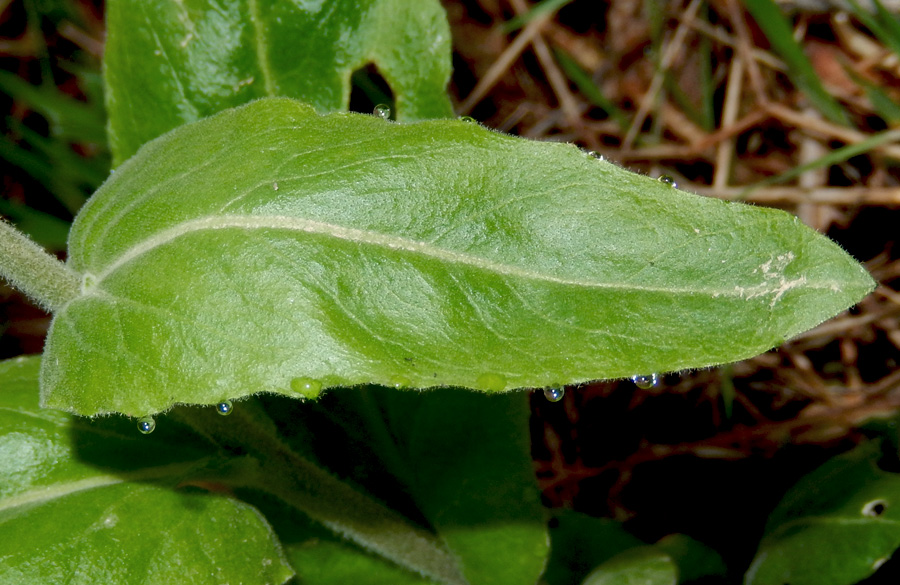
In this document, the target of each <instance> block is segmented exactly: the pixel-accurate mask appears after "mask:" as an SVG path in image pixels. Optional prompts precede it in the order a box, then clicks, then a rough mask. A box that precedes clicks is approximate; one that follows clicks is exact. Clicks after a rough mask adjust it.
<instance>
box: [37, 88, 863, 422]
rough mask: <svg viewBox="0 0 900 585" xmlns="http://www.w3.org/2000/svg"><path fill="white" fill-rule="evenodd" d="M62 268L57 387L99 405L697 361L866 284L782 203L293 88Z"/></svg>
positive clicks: (177, 136)
mask: <svg viewBox="0 0 900 585" xmlns="http://www.w3.org/2000/svg"><path fill="white" fill-rule="evenodd" d="M69 262H70V265H71V267H72V268H73V269H75V270H76V271H77V272H79V273H82V274H83V275H84V285H83V287H82V294H81V295H80V296H79V297H77V298H75V299H73V300H72V301H71V302H70V303H68V304H67V305H66V306H65V307H64V308H63V309H61V310H60V311H59V312H58V313H57V314H56V315H55V319H54V322H53V324H52V329H51V332H50V335H49V338H48V343H47V354H46V355H47V359H46V360H44V368H43V371H42V379H41V382H42V399H43V404H45V405H46V406H50V407H54V408H63V409H68V410H71V411H73V412H77V413H80V414H86V415H92V414H97V413H102V412H122V413H125V414H129V415H139V416H143V415H145V414H149V413H154V412H158V411H162V410H165V409H167V408H169V407H171V406H172V405H173V404H175V403H178V402H185V403H198V404H215V403H217V402H219V401H221V400H224V399H229V398H235V397H239V396H246V395H249V394H254V393H257V392H261V391H268V392H276V393H281V394H286V395H291V396H303V395H310V394H315V393H317V392H312V389H314V388H317V386H318V384H319V383H321V385H322V386H324V387H331V386H352V385H357V384H366V383H376V384H381V385H386V386H395V385H396V386H409V387H419V388H424V387H434V386H464V387H469V388H475V389H479V390H484V391H502V390H511V389H514V388H523V387H525V388H529V387H544V386H549V385H556V384H560V383H567V384H569V383H578V382H584V381H588V380H594V379H599V378H620V377H626V376H631V375H635V374H646V373H650V372H661V371H670V370H678V369H682V368H692V367H704V366H710V365H714V364H720V363H723V362H730V361H735V360H739V359H743V358H747V357H750V356H753V355H756V354H758V353H761V352H763V351H766V350H767V349H769V348H771V347H773V346H775V345H777V344H779V343H781V342H782V341H783V340H785V339H787V338H789V337H792V336H794V335H797V334H798V333H801V332H802V331H805V330H806V329H809V328H810V327H813V326H815V325H817V324H818V323H820V322H821V321H823V320H824V319H826V318H829V317H831V316H833V315H835V314H836V313H838V312H839V311H841V310H843V309H845V308H847V307H848V306H850V305H852V304H853V303H855V302H857V301H858V300H859V299H860V298H862V297H863V296H864V295H865V294H867V293H868V292H869V291H870V290H871V289H872V287H873V282H872V280H871V278H870V277H869V275H868V274H867V273H866V272H865V270H864V269H863V268H862V267H861V266H860V265H859V264H858V263H856V262H855V261H854V260H853V259H852V258H850V257H849V256H848V255H847V254H846V253H844V252H843V251H842V250H841V249H840V248H839V247H838V246H836V245H835V244H834V243H832V242H831V241H829V240H828V239H827V238H825V237H823V236H821V235H819V234H817V233H816V232H814V231H813V230H811V229H809V228H807V227H806V226H804V225H802V224H801V223H800V222H799V220H798V219H797V218H796V217H793V216H791V215H788V214H786V213H784V212H781V211H777V210H772V209H762V208H757V207H751V206H747V205H742V204H736V203H728V202H723V201H720V200H716V199H709V198H704V197H699V196H696V195H692V194H689V193H684V192H682V191H679V190H677V189H674V188H672V187H671V186H669V185H668V184H666V183H664V182H660V181H656V180H653V179H650V178H648V177H644V176H640V175H637V174H634V173H631V172H628V171H625V170H623V169H621V168H619V167H617V166H615V165H613V164H610V163H608V162H605V161H598V160H596V159H594V158H592V157H591V156H589V155H588V154H586V153H584V152H582V151H580V150H578V149H577V148H575V147H573V146H570V145H564V144H548V143H538V142H532V141H528V140H523V139H519V138H514V137H509V136H504V135H501V134H498V133H495V132H491V131H488V130H486V129H484V128H482V127H480V126H478V125H477V124H472V123H466V122H461V121H456V120H441V121H430V122H419V123H414V124H396V123H391V122H386V121H384V120H381V119H377V118H375V117H373V116H365V115H359V114H331V115H327V116H322V115H317V114H315V113H314V112H313V111H312V110H311V109H310V108H308V107H305V106H302V105H300V104H298V103H297V102H294V101H291V100H287V99H278V98H272V99H264V100H259V101H257V102H254V103H252V104H250V105H248V106H245V107H242V108H238V109H235V110H229V111H226V112H223V113H221V114H219V115H217V116H214V117H212V118H208V119H206V120H203V121H201V122H198V123H195V124H191V125H187V126H183V127H181V128H178V129H177V130H175V131H173V132H171V133H170V134H168V135H166V136H164V137H161V138H160V139H158V140H155V141H153V142H152V143H150V144H148V145H147V146H146V147H145V148H144V149H142V151H141V152H140V153H139V155H138V156H136V157H134V158H133V159H132V160H130V161H129V162H128V163H127V164H125V165H123V166H122V167H121V168H120V169H119V170H118V171H117V172H116V173H115V174H114V175H113V177H112V178H111V179H110V180H109V181H107V183H106V184H105V185H104V186H103V187H102V188H101V189H100V190H99V191H98V192H97V194H96V195H95V196H94V197H93V198H92V199H91V201H90V202H89V203H88V205H86V206H85V208H84V210H83V211H82V213H81V214H80V215H79V216H78V218H77V219H76V221H75V224H74V225H73V228H72V232H71V237H70V250H69ZM310 380H312V381H314V383H312V384H310V383H309V381H310Z"/></svg>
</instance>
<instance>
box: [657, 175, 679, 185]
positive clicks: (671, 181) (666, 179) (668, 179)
mask: <svg viewBox="0 0 900 585" xmlns="http://www.w3.org/2000/svg"><path fill="white" fill-rule="evenodd" d="M656 180H657V181H659V182H660V183H665V184H666V185H668V186H669V187H672V188H675V187H677V186H678V183H676V182H675V179H673V178H672V177H670V176H669V175H660V176H659V177H657V179H656Z"/></svg>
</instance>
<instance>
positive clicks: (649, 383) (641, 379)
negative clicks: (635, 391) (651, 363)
mask: <svg viewBox="0 0 900 585" xmlns="http://www.w3.org/2000/svg"><path fill="white" fill-rule="evenodd" d="M631 381H632V382H634V385H635V386H637V387H638V388H640V389H641V390H649V389H650V388H653V387H654V386H656V385H657V384H658V383H659V374H650V375H648V376H632V377H631Z"/></svg>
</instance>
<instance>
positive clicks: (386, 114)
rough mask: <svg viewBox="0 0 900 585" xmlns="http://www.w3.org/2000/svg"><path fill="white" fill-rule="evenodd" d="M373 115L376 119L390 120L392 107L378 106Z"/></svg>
mask: <svg viewBox="0 0 900 585" xmlns="http://www.w3.org/2000/svg"><path fill="white" fill-rule="evenodd" d="M372 114H373V115H374V116H375V117H376V118H381V119H382V120H390V119H391V106H389V105H387V104H378V105H377V106H375V108H374V109H372Z"/></svg>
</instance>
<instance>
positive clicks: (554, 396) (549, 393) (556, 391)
mask: <svg viewBox="0 0 900 585" xmlns="http://www.w3.org/2000/svg"><path fill="white" fill-rule="evenodd" d="M565 395H566V389H565V388H563V387H562V386H557V387H555V388H544V398H546V399H547V400H549V401H550V402H559V401H560V400H562V399H563V396H565Z"/></svg>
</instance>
